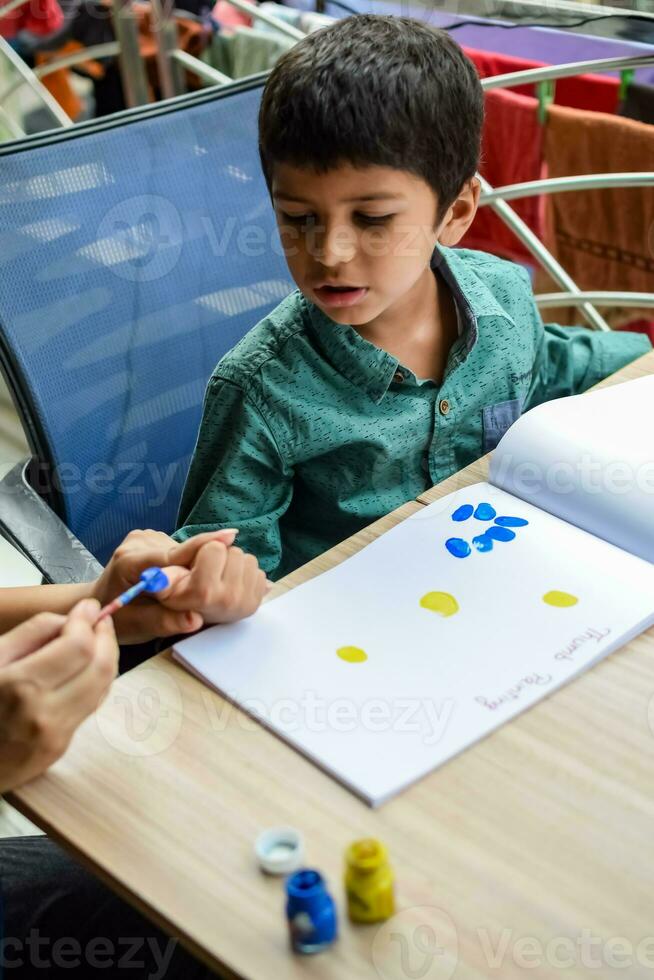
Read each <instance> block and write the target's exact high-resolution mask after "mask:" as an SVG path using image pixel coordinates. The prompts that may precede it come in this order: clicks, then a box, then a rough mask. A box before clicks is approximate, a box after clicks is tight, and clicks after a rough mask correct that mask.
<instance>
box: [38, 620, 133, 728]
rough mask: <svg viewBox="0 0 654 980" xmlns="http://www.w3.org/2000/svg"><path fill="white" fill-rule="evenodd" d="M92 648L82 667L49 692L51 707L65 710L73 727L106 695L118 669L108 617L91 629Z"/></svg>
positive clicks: (61, 710)
mask: <svg viewBox="0 0 654 980" xmlns="http://www.w3.org/2000/svg"><path fill="white" fill-rule="evenodd" d="M94 636H95V649H94V655H93V658H92V660H91V662H90V663H89V664H88V665H87V667H86V668H85V669H84V670H81V671H79V673H77V674H76V675H75V676H74V677H72V678H70V680H68V681H66V682H65V683H64V684H62V685H60V687H58V688H57V689H56V690H55V691H53V692H52V694H51V695H50V697H51V702H52V705H53V707H54V708H55V710H56V709H59V713H60V714H62V715H63V714H64V713H65V717H66V719H67V723H68V724H69V725H71V726H72V727H73V728H76V727H77V725H79V724H80V722H82V721H83V720H84V718H86V717H87V716H88V715H90V714H91V712H92V711H95V709H96V708H97V706H98V705H99V703H100V702H101V700H102V699H103V698H104V696H105V695H106V693H107V691H108V690H109V687H110V686H111V682H112V681H113V679H114V677H115V676H116V670H117V668H118V644H117V642H116V633H115V630H114V625H113V623H112V621H111V619H103V620H102V621H101V622H99V623H98V625H97V626H96V627H95V629H94Z"/></svg>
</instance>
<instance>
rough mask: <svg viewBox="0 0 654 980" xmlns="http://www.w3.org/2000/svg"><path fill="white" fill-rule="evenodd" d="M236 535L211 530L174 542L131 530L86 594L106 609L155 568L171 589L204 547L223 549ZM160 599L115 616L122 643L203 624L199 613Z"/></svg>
mask: <svg viewBox="0 0 654 980" xmlns="http://www.w3.org/2000/svg"><path fill="white" fill-rule="evenodd" d="M235 537H236V532H235V531H233V530H227V531H215V532H209V533H207V534H198V535H196V536H195V537H194V538H189V540H188V541H184V542H183V543H182V544H178V543H177V542H176V541H173V539H172V538H171V537H169V536H168V535H167V534H164V533H163V531H131V532H130V533H129V534H128V535H127V537H126V538H125V540H124V541H123V542H122V543H121V544H120V545H119V546H118V547H117V548H116V550H115V551H114V553H113V555H112V556H111V559H110V560H109V564H108V565H107V567H106V568H105V570H104V571H103V573H102V575H101V576H100V578H99V579H98V580H97V582H94V583H93V585H92V586H91V591H90V595H91V596H92V597H93V598H95V599H97V600H98V601H99V602H100V605H102V606H104V605H106V604H107V603H108V602H111V601H112V599H115V598H116V597H117V596H119V595H120V594H121V593H122V592H124V591H125V590H126V589H129V588H130V587H131V586H132V585H135V584H136V583H137V582H138V580H139V577H140V575H141V572H143V571H145V569H146V568H151V567H152V566H153V565H157V566H158V567H159V568H163V569H164V570H165V572H166V575H167V576H168V578H169V580H170V583H171V586H173V585H175V583H177V582H178V581H179V580H180V579H182V578H184V577H185V576H186V575H188V573H189V570H190V569H191V568H192V566H193V562H194V561H195V559H196V556H197V555H198V553H199V552H200V550H201V549H202V546H203V545H205V544H206V543H207V542H209V541H216V540H218V541H220V542H221V543H222V545H223V547H227V546H229V545H230V544H231V543H232V541H233V540H234V538H235ZM167 591H170V590H167ZM164 595H165V593H157V594H156V598H155V596H154V595H153V596H141V597H139V598H138V599H136V600H135V601H134V602H131V603H130V604H129V605H127V606H125V608H124V609H121V610H120V612H118V613H116V615H115V616H114V622H115V624H116V632H117V633H118V638H119V640H120V642H121V643H142V642H144V641H146V640H151V639H153V638H154V637H159V636H175V635H176V634H178V633H193V632H194V631H195V630H198V629H200V627H201V626H202V625H203V622H204V620H203V618H202V616H201V615H200V613H199V612H197V611H196V610H195V609H194V608H193V607H192V606H188V605H185V606H176V607H175V608H174V609H173V608H171V607H170V606H169V605H168V604H167V603H166V601H165V599H164V598H163V596H164Z"/></svg>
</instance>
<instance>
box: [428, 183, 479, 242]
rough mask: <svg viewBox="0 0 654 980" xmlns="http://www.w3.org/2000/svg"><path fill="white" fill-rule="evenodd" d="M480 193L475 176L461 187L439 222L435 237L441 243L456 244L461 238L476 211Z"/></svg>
mask: <svg viewBox="0 0 654 980" xmlns="http://www.w3.org/2000/svg"><path fill="white" fill-rule="evenodd" d="M480 193H481V184H480V183H479V181H478V179H477V178H476V177H473V178H472V180H469V181H468V182H467V184H465V185H464V186H463V187H462V189H461V190H460V192H459V195H458V197H457V199H456V200H455V201H454V202H453V203H452V204H451V205H450V206H449V208H448V209H447V213H446V215H445V217H444V218H443V220H442V222H441V224H440V228H439V230H438V236H437V237H438V241H439V242H440V244H441V245H450V246H452V245H456V244H457V243H458V242H459V241H460V240H461V239H462V238H463V236H464V235H465V233H466V232H467V230H468V228H469V227H470V225H471V224H472V222H473V219H474V217H475V215H476V213H477V208H478V207H479V195H480Z"/></svg>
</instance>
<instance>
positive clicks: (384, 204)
mask: <svg viewBox="0 0 654 980" xmlns="http://www.w3.org/2000/svg"><path fill="white" fill-rule="evenodd" d="M272 198H273V206H274V208H275V214H276V217H277V224H278V226H279V232H280V237H281V241H282V245H283V248H284V253H285V255H286V260H287V262H288V266H289V269H290V271H291V275H292V276H293V279H294V280H295V282H296V284H297V286H298V288H299V289H300V290H301V292H302V293H303V294H304V295H305V296H306V297H307V299H309V300H311V301H312V302H313V303H315V304H316V305H317V306H319V307H320V308H321V309H322V310H323V311H324V312H325V313H326V314H327V315H328V316H329V317H331V319H332V320H335V321H337V322H339V323H349V324H352V325H353V326H363V325H364V324H368V323H370V322H371V321H372V320H376V319H377V318H378V317H380V316H381V315H382V314H383V313H384V312H385V311H387V310H390V311H392V308H394V307H395V308H396V310H397V311H398V312H399V311H400V309H401V307H402V303H403V301H404V299H405V298H407V297H409V296H410V295H415V294H416V291H419V290H420V289H421V288H422V287H421V282H424V278H425V276H429V275H431V271H430V267H429V263H430V259H431V255H432V252H433V249H434V245H435V243H436V241H437V240H438V239H439V238H440V240H441V241H443V243H444V244H455V240H453V238H454V239H456V240H458V238H460V237H461V235H462V234H463V231H465V227H467V226H468V225H469V224H470V222H471V221H472V217H470V220H469V221H466V222H465V223H464V224H465V227H464V228H463V230H461V231H460V233H459V234H458V235H453V234H452V233H451V231H452V230H451V227H450V226H451V225H452V223H454V224H456V221H455V219H454V217H453V208H450V209H448V212H447V214H446V215H444V216H443V219H442V221H440V222H439V223H438V225H437V224H436V217H437V213H438V201H437V199H436V194H435V193H434V191H433V190H432V189H431V187H430V186H429V184H427V183H426V182H425V181H424V180H422V179H421V178H420V177H417V176H415V175H414V174H411V173H409V172H408V171H405V170H395V169H393V168H391V167H378V166H368V167H361V168H357V167H354V166H352V165H351V164H342V165H340V166H338V167H335V168H333V169H332V170H329V171H328V172H327V173H324V174H318V173H316V172H315V171H314V170H308V169H304V168H298V167H294V166H292V165H291V164H285V163H284V164H282V163H278V164H275V167H274V172H273V179H272ZM475 205H476V200H475ZM472 215H473V216H474V208H473V210H472ZM444 230H445V232H446V234H445V235H443V231H444ZM444 239H445V240H444ZM337 287H343V288H337ZM345 287H347V288H345Z"/></svg>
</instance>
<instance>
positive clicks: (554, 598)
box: [543, 589, 579, 609]
mask: <svg viewBox="0 0 654 980" xmlns="http://www.w3.org/2000/svg"><path fill="white" fill-rule="evenodd" d="M543 602H546V603H547V605H548V606H558V608H559V609H566V608H567V607H568V606H576V605H577V603H578V602H579V599H578V598H577V596H576V595H571V594H570V593H569V592H558V591H557V590H556V589H552V591H551V592H546V593H545V595H544V596H543Z"/></svg>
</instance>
